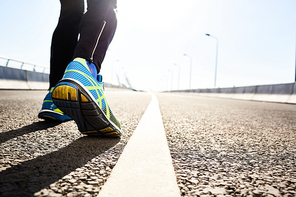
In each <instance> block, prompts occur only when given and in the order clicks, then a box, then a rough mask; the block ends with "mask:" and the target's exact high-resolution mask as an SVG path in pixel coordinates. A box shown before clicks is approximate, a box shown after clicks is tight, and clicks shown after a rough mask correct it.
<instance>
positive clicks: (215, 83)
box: [206, 34, 218, 87]
mask: <svg viewBox="0 0 296 197" xmlns="http://www.w3.org/2000/svg"><path fill="white" fill-rule="evenodd" d="M206 36H209V37H212V38H215V39H216V64H215V81H214V87H216V80H217V63H218V38H216V37H215V36H212V35H211V34H206Z"/></svg>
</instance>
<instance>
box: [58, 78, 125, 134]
mask: <svg viewBox="0 0 296 197" xmlns="http://www.w3.org/2000/svg"><path fill="white" fill-rule="evenodd" d="M63 82H66V83H70V84H71V85H66V84H63ZM89 94H90V93H89V92H88V91H86V90H85V89H84V88H82V86H81V85H80V84H79V83H77V82H76V81H75V80H71V79H62V80H61V81H60V82H59V84H58V85H57V86H56V87H55V89H54V90H53V93H52V100H53V102H54V104H55V105H56V106H57V107H58V108H59V109H61V110H62V111H63V112H64V113H65V114H66V115H68V116H70V117H71V118H72V119H74V120H75V122H76V124H77V125H78V129H79V131H80V132H81V133H83V134H87V135H96V136H108V137H120V135H121V132H120V129H119V128H118V127H117V126H116V125H115V124H114V123H112V121H111V120H109V118H108V117H107V116H106V115H105V114H104V112H103V111H102V110H101V108H100V107H99V106H98V104H97V103H96V101H94V100H93V99H92V98H91V96H90V95H89Z"/></svg>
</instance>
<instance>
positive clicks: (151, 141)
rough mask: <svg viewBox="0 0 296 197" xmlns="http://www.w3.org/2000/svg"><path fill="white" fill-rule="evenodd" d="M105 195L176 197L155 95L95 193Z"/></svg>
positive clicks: (174, 182) (106, 196) (168, 154)
mask: <svg viewBox="0 0 296 197" xmlns="http://www.w3.org/2000/svg"><path fill="white" fill-rule="evenodd" d="M108 196H112V197H113V196H120V197H125V196H126V197H131V196H137V197H138V196H149V197H150V196H151V197H157V196H161V197H164V196H169V197H174V196H179V197H180V191H179V188H178V185H177V181H176V176H175V172H174V168H173V165H172V159H171V156H170V151H169V148H168V145H167V140H166V135H165V131H164V127H163V123H162V118H161V114H160V110H159V105H158V101H157V98H156V97H155V95H152V100H151V102H150V104H149V106H148V107H147V109H146V111H145V113H144V115H143V117H142V119H141V121H140V122H139V125H138V127H137V128H136V130H135V131H134V133H133V135H132V137H131V138H130V140H129V142H128V144H127V145H126V146H125V148H124V150H123V153H122V154H121V156H120V158H119V160H118V162H117V164H116V166H115V167H114V169H113V170H112V172H111V175H110V177H109V178H108V180H107V182H106V183H105V185H104V186H103V188H102V190H101V192H100V193H99V197H108Z"/></svg>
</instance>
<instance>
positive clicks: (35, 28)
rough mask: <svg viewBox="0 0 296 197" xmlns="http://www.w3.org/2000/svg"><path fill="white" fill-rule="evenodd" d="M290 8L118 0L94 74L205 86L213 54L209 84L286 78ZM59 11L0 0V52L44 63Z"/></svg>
mask: <svg viewBox="0 0 296 197" xmlns="http://www.w3.org/2000/svg"><path fill="white" fill-rule="evenodd" d="M295 9H296V1H295V0H118V27H117V30H116V34H115V36H114V39H113V41H112V43H111V45H110V46H109V50H108V52H107V55H106V58H105V60H104V62H103V65H102V71H101V74H102V75H103V77H104V80H105V81H106V82H111V83H114V84H116V83H123V84H126V85H128V83H127V81H129V83H130V85H131V86H132V88H135V89H144V90H148V89H149V90H152V91H162V90H176V89H189V87H190V88H193V89H197V88H213V87H214V80H215V66H216V58H217V78H216V87H233V86H249V85H262V84H279V83H292V82H294V80H295V44H296V12H295ZM59 11H60V3H59V1H58V0H26V1H23V0H0V27H1V32H0V57H6V58H11V59H16V60H20V61H25V62H30V63H33V64H37V65H41V66H45V67H49V58H50V57H49V54H50V43H51V36H52V33H53V31H54V29H55V27H56V24H57V21H58V17H59ZM206 33H208V34H210V35H211V36H213V37H209V36H206V35H205V34H206ZM215 38H217V39H215ZM217 42H218V55H217V53H216V51H217V50H216V49H217V48H216V47H217ZM184 54H186V56H185V55H184ZM190 69H191V73H190ZM190 78H191V83H190V81H189V80H190ZM126 79H128V80H126Z"/></svg>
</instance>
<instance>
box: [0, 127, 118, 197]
mask: <svg viewBox="0 0 296 197" xmlns="http://www.w3.org/2000/svg"><path fill="white" fill-rule="evenodd" d="M35 124H37V125H39V124H40V125H41V123H35ZM31 127H32V126H31ZM21 132H24V131H20V132H19V133H21ZM119 141H120V139H119V138H112V139H111V138H96V137H82V138H80V139H78V140H76V141H74V142H72V143H71V144H69V145H68V146H67V147H64V148H62V149H60V150H58V151H55V152H52V153H50V154H48V155H44V156H40V157H37V158H36V159H33V160H30V161H26V162H23V163H22V164H20V165H16V166H13V167H11V168H8V169H7V170H5V171H2V172H0V196H33V195H34V193H35V192H38V191H40V190H41V189H43V188H45V187H47V186H49V185H50V184H51V183H54V182H56V181H58V180H59V179H61V178H62V177H64V176H65V175H67V174H69V173H70V172H72V171H73V170H75V169H76V168H79V167H82V166H84V165H85V164H86V163H87V162H88V161H90V160H91V159H93V158H94V157H96V156H98V155H100V154H102V153H104V152H105V151H107V150H108V149H110V148H112V147H113V146H115V145H116V144H117V143H118V142H119Z"/></svg>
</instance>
